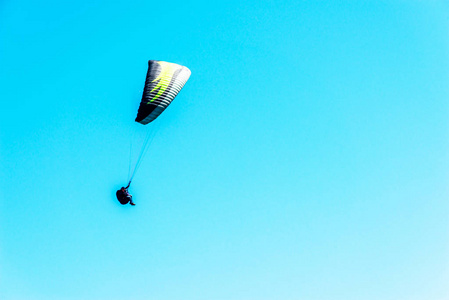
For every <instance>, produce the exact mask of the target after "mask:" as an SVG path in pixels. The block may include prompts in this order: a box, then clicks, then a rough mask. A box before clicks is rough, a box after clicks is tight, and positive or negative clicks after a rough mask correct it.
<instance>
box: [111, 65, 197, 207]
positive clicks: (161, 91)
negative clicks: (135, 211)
mask: <svg viewBox="0 0 449 300" xmlns="http://www.w3.org/2000/svg"><path fill="white" fill-rule="evenodd" d="M190 74H191V72H190V70H189V69H188V68H187V67H184V66H181V65H178V64H175V63H169V62H165V61H159V60H150V61H148V72H147V76H146V80H145V87H144V90H143V95H142V100H141V101H140V106H139V109H138V111H137V117H136V119H135V121H136V122H138V123H140V124H143V125H147V124H149V123H151V122H153V121H154V120H155V119H156V118H157V117H158V116H159V115H160V114H161V113H162V112H163V111H164V110H165V109H166V108H167V106H168V105H170V103H171V102H172V101H173V99H175V97H176V96H177V95H178V93H179V92H180V91H181V89H182V88H183V87H184V85H185V83H186V82H187V80H188V79H189V77H190ZM150 133H151V132H150V131H148V134H147V137H146V138H145V140H144V142H143V146H142V149H141V151H140V155H139V157H138V159H137V162H136V164H135V165H134V168H133V171H132V173H130V178H129V183H128V186H127V187H126V188H125V187H122V188H121V189H120V190H118V191H117V192H116V195H117V199H118V200H119V201H120V203H121V204H127V203H130V204H131V205H135V204H134V202H133V201H132V196H131V195H130V194H129V193H128V188H129V186H130V185H131V182H132V180H133V178H134V175H135V174H136V171H137V169H138V168H139V166H140V164H141V161H142V158H143V157H144V156H145V153H146V151H147V150H148V145H149V142H150V141H151V138H150V137H151V134H150ZM130 170H131V164H130Z"/></svg>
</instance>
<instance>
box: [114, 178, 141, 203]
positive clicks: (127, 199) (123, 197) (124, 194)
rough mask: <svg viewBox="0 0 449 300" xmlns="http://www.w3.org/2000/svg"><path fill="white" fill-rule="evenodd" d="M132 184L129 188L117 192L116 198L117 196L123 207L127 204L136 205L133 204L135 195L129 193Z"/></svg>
mask: <svg viewBox="0 0 449 300" xmlns="http://www.w3.org/2000/svg"><path fill="white" fill-rule="evenodd" d="M130 184H131V182H130V183H128V186H127V187H123V186H122V187H121V188H120V189H119V190H117V192H116V193H115V194H116V196H117V199H118V201H119V202H120V204H122V205H125V204H128V203H129V204H131V205H133V206H134V205H136V204H135V203H134V202H133V195H131V194H130V193H129V192H128V188H129V185H130Z"/></svg>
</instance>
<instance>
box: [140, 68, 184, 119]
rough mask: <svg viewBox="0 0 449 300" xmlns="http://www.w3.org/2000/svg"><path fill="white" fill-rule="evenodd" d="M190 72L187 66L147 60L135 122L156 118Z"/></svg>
mask: <svg viewBox="0 0 449 300" xmlns="http://www.w3.org/2000/svg"><path fill="white" fill-rule="evenodd" d="M190 74H191V72H190V70H189V69H188V68H187V67H184V66H181V65H178V64H174V63H169V62H165V61H159V60H150V61H148V72H147V78H146V80H145V88H144V90H143V95H142V100H141V102H140V107H139V110H138V112H137V117H136V122H138V123H141V124H144V125H145V124H148V123H150V122H152V121H153V120H154V119H156V118H157V117H158V116H159V115H160V114H161V113H162V112H163V111H164V110H165V109H166V108H167V106H168V105H170V103H171V102H172V101H173V99H175V97H176V95H178V93H179V91H181V89H182V88H183V87H184V85H185V83H186V82H187V80H188V79H189V77H190Z"/></svg>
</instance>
